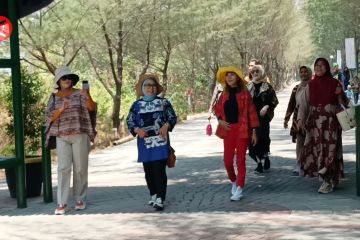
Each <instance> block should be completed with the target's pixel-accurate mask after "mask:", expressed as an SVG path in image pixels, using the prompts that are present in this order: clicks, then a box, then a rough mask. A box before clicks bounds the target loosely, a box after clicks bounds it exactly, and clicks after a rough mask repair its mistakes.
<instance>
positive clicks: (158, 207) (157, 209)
mask: <svg viewBox="0 0 360 240" xmlns="http://www.w3.org/2000/svg"><path fill="white" fill-rule="evenodd" d="M154 208H155V209H156V211H162V210H164V206H162V207H160V206H158V205H154Z"/></svg>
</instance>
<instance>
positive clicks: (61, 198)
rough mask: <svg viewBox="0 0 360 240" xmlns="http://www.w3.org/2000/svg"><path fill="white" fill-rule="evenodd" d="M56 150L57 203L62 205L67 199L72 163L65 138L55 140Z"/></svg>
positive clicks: (69, 146)
mask: <svg viewBox="0 0 360 240" xmlns="http://www.w3.org/2000/svg"><path fill="white" fill-rule="evenodd" d="M56 149H57V154H58V188H57V203H58V204H59V205H60V204H61V205H64V204H67V202H68V199H69V193H70V177H71V163H72V148H71V144H70V143H69V142H68V140H67V137H57V138H56Z"/></svg>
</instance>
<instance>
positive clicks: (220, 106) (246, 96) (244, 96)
mask: <svg viewBox="0 0 360 240" xmlns="http://www.w3.org/2000/svg"><path fill="white" fill-rule="evenodd" d="M228 99H229V93H226V92H223V93H222V94H221V95H220V97H219V100H218V101H217V103H216V104H215V106H214V113H215V115H216V116H217V117H218V118H219V117H220V118H221V119H222V120H224V121H225V120H226V117H225V112H224V103H225V102H226V101H227V100H228ZM236 100H237V102H238V108H239V121H238V123H239V124H240V129H239V137H240V138H249V137H250V136H251V135H250V131H251V129H253V128H257V127H259V125H260V124H259V118H258V115H257V112H256V108H255V105H254V102H253V100H252V97H251V95H250V92H249V91H248V90H242V91H240V92H238V93H236Z"/></svg>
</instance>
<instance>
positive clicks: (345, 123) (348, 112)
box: [336, 105, 356, 131]
mask: <svg viewBox="0 0 360 240" xmlns="http://www.w3.org/2000/svg"><path fill="white" fill-rule="evenodd" d="M341 107H342V108H343V110H342V111H341V112H338V113H337V114H336V117H337V119H338V121H339V123H340V125H341V128H342V129H343V130H344V131H348V130H350V129H352V128H354V127H356V120H355V107H354V106H351V107H350V108H347V109H346V108H345V107H344V106H343V105H341Z"/></svg>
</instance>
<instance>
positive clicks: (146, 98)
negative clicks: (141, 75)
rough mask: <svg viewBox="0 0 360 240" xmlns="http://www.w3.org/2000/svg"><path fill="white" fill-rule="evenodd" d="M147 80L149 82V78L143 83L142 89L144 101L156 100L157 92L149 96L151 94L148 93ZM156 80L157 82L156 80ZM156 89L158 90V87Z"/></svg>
mask: <svg viewBox="0 0 360 240" xmlns="http://www.w3.org/2000/svg"><path fill="white" fill-rule="evenodd" d="M147 82H149V79H146V80H145V81H144V82H143V84H142V86H141V91H142V92H143V94H144V96H143V99H144V101H146V102H151V101H152V100H154V99H155V98H156V94H155V95H154V96H149V95H147V94H146V91H145V84H146V83H147ZM154 82H155V83H156V81H154ZM156 91H157V88H156Z"/></svg>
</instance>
